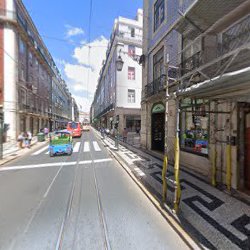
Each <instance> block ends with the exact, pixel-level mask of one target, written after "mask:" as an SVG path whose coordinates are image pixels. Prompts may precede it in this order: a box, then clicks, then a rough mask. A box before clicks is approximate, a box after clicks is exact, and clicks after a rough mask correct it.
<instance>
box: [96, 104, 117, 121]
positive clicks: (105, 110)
mask: <svg viewBox="0 0 250 250" xmlns="http://www.w3.org/2000/svg"><path fill="white" fill-rule="evenodd" d="M113 108H114V104H111V105H109V106H108V107H107V108H105V109H104V110H102V111H101V112H100V113H98V114H97V115H95V118H99V117H100V116H102V115H104V114H105V113H107V112H108V111H110V110H111V109H113Z"/></svg>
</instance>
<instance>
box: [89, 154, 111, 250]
mask: <svg viewBox="0 0 250 250" xmlns="http://www.w3.org/2000/svg"><path fill="white" fill-rule="evenodd" d="M90 155H91V159H92V160H93V154H92V151H90ZM94 164H95V163H92V169H93V176H94V183H95V191H96V198H97V205H98V214H99V221H100V224H101V228H102V235H103V245H104V249H105V250H111V246H110V242H109V237H108V227H107V222H106V219H105V213H104V209H103V206H102V200H101V194H100V189H99V185H98V179H97V175H96V169H95V165H94Z"/></svg>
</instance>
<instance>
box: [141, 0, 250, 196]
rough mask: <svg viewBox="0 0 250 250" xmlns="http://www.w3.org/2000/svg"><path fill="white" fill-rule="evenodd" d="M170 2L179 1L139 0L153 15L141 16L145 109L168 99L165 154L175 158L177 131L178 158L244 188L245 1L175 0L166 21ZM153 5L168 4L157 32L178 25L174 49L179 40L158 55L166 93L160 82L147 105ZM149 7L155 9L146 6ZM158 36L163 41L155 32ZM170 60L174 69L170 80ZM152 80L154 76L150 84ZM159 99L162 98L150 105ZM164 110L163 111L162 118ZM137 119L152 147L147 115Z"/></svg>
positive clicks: (216, 181)
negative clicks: (159, 88)
mask: <svg viewBox="0 0 250 250" xmlns="http://www.w3.org/2000/svg"><path fill="white" fill-rule="evenodd" d="M150 2H151V5H150ZM170 2H178V1H160V0H158V1H154V2H153V1H145V2H144V3H145V5H144V8H145V9H144V11H146V10H148V13H149V16H151V19H150V18H149V19H148V20H144V22H149V23H148V27H149V31H148V32H147V33H148V40H147V41H148V42H145V44H144V46H145V53H146V55H147V56H146V59H147V60H146V62H145V65H146V66H145V68H144V70H145V71H146V72H147V74H148V75H147V79H144V91H145V93H146V94H144V99H143V102H144V103H143V105H144V108H143V109H144V110H145V109H147V110H146V111H144V115H145V116H146V117H148V118H149V117H154V112H155V111H156V113H158V110H164V109H165V107H166V105H168V110H167V111H168V112H167V114H168V115H167V118H168V119H167V120H168V127H167V131H168V142H169V143H168V146H169V147H168V150H169V151H168V154H169V156H170V160H172V161H173V160H174V156H173V152H174V150H173V148H174V146H173V145H174V140H173V139H174V136H175V134H176V131H178V134H179V141H180V149H181V151H180V163H181V165H182V166H185V167H187V168H189V169H192V170H193V171H195V172H197V173H200V174H202V175H203V176H204V177H205V178H207V180H209V181H211V183H212V184H213V185H221V186H222V187H227V189H228V190H231V189H234V190H237V191H241V192H244V193H249V189H250V185H249V180H250V175H249V173H250V165H249V162H250V160H249V143H250V138H249V129H248V128H249V96H250V95H249V94H250V93H249V89H250V88H249V87H250V82H249V79H250V78H249V74H250V73H249V72H250V71H249V57H250V51H249V49H250V44H249V39H248V37H249V23H250V22H249V20H250V19H249V11H248V10H249V8H250V4H249V1H244V0H234V1H233V0H232V1H225V0H223V1H214V2H213V3H211V2H210V1H179V3H176V6H175V7H174V8H173V9H175V10H176V12H175V13H176V15H175V18H174V19H175V20H174V22H172V21H170V26H169V25H168V22H169V15H166V12H167V11H168V10H169V9H171V6H169V4H171V3H170ZM164 4H165V6H164ZM166 4H167V5H166ZM158 6H163V7H162V11H163V10H164V12H165V15H164V17H163V16H162V15H163V14H162V11H160V12H159V13H161V14H160V16H161V17H162V19H161V20H163V21H162V24H161V25H162V26H161V25H160V28H159V30H160V29H162V30H163V32H162V34H163V35H162V38H163V40H164V42H165V44H166V42H167V41H168V36H169V35H170V34H171V33H172V32H174V33H176V32H177V38H175V39H176V43H175V44H177V53H175V51H176V48H174V50H172V48H173V43H171V44H170V45H164V46H165V47H166V46H167V47H168V48H169V49H167V51H169V53H168V52H167V53H165V54H164V56H165V60H163V61H164V62H165V66H166V67H165V75H166V77H167V79H166V81H165V82H167V81H168V86H169V88H168V90H169V101H168V102H166V97H165V98H164V95H166V86H167V85H166V84H165V87H164V88H163V91H162V97H159V98H158V97H157V96H156V95H157V94H155V93H153V95H151V96H150V98H155V104H153V107H152V109H151V110H150V108H151V106H150V105H146V103H147V104H148V103H151V101H150V100H151V99H149V98H148V86H149V85H148V83H150V77H153V76H152V66H150V63H152V59H151V58H150V51H151V50H150V49H152V48H151V44H155V41H154V38H155V36H157V34H155V35H153V37H151V35H152V33H151V31H152V30H153V29H154V27H155V26H157V25H158V21H157V20H158V12H157V9H158ZM150 10H151V11H152V10H153V11H154V13H151V14H150ZM146 16H147V15H146ZM164 20H165V21H164ZM204 20H206V21H204ZM164 22H165V23H164ZM164 26H165V28H164ZM168 27H170V28H168ZM150 29H151V30H150ZM159 32H161V31H159ZM144 34H145V31H144ZM153 34H154V33H153ZM164 35H165V36H164ZM164 42H163V43H164ZM156 44H160V39H157V42H156ZM156 47H157V46H153V49H154V48H156ZM164 49H166V48H164ZM148 51H149V53H148V54H147V52H148ZM156 53H157V52H156ZM171 55H172V56H171ZM153 60H154V59H153ZM147 61H148V62H147ZM154 62H157V60H156V59H155V61H154ZM154 66H155V63H154ZM169 66H170V67H171V66H175V67H176V68H177V69H178V70H177V71H176V72H175V73H176V74H175V76H174V78H175V79H174V80H173V81H171V80H172V79H171V72H169ZM150 70H151V71H150ZM156 85H157V82H154V83H153V86H156ZM155 88H156V89H157V87H155ZM157 102H159V103H160V105H159V106H154V105H156V104H157ZM164 113H166V112H164V111H162V116H163V117H164V118H163V119H165V120H166V116H165V114H164ZM177 117H178V118H179V123H177V121H178V119H177ZM143 120H145V119H143ZM142 124H144V126H143V127H142V133H143V138H144V140H143V142H144V143H143V144H144V146H145V147H147V148H149V149H152V150H155V148H154V147H153V144H152V143H153V138H157V136H155V134H154V131H153V130H154V128H151V129H149V131H148V132H147V130H146V126H145V123H143V122H142ZM151 124H152V125H153V122H152V123H151ZM162 126H163V125H162ZM164 126H165V125H164ZM157 131H159V130H157ZM150 133H151V135H150ZM150 136H152V138H150ZM158 138H159V136H158ZM158 141H159V140H158ZM150 143H151V144H150ZM163 148H164V147H163ZM163 148H162V147H161V150H163ZM158 149H159V148H158Z"/></svg>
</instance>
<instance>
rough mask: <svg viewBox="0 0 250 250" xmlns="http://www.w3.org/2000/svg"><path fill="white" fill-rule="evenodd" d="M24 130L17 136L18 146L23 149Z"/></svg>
mask: <svg viewBox="0 0 250 250" xmlns="http://www.w3.org/2000/svg"><path fill="white" fill-rule="evenodd" d="M23 139H24V137H23V132H21V133H20V134H19V135H18V137H17V142H18V147H19V148H20V149H21V148H23Z"/></svg>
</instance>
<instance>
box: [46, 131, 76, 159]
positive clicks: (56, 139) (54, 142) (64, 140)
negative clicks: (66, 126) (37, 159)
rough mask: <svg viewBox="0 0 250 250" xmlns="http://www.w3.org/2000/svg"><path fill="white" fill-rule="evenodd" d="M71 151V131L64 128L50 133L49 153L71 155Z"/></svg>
mask: <svg viewBox="0 0 250 250" xmlns="http://www.w3.org/2000/svg"><path fill="white" fill-rule="evenodd" d="M72 152H73V143H72V135H71V132H69V131H66V130H60V131H56V132H55V133H53V134H52V135H50V144H49V155H50V157H52V156H54V155H63V154H67V155H71V154H72Z"/></svg>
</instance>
